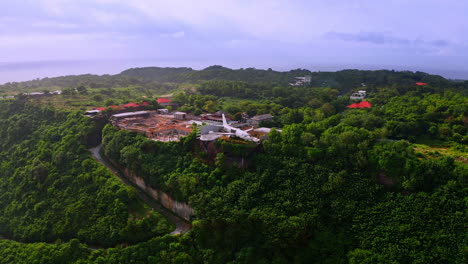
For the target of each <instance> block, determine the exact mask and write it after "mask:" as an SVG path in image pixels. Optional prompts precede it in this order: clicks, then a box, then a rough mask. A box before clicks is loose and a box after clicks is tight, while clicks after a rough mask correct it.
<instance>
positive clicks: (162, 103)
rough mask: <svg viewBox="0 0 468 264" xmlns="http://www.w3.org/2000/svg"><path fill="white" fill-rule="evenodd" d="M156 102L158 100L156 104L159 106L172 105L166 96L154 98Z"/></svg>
mask: <svg viewBox="0 0 468 264" xmlns="http://www.w3.org/2000/svg"><path fill="white" fill-rule="evenodd" d="M156 102H158V104H159V105H160V106H170V105H174V104H173V103H172V101H171V99H168V98H164V97H163V98H159V99H158V100H156Z"/></svg>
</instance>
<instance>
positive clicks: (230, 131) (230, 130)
mask: <svg viewBox="0 0 468 264" xmlns="http://www.w3.org/2000/svg"><path fill="white" fill-rule="evenodd" d="M223 127H224V130H225V131H226V132H227V133H220V134H226V135H234V136H236V137H238V138H242V139H244V140H248V141H253V142H258V141H260V140H259V139H258V138H256V137H252V136H251V135H249V133H247V132H249V131H250V130H252V129H253V128H251V129H248V130H242V129H239V128H235V127H232V126H230V125H229V124H228V122H227V121H226V117H225V116H224V114H223Z"/></svg>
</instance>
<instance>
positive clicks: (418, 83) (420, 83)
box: [416, 82, 427, 86]
mask: <svg viewBox="0 0 468 264" xmlns="http://www.w3.org/2000/svg"><path fill="white" fill-rule="evenodd" d="M416 85H419V86H421V85H427V83H423V82H417V83H416Z"/></svg>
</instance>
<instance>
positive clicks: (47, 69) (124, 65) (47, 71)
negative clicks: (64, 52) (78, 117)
mask: <svg viewBox="0 0 468 264" xmlns="http://www.w3.org/2000/svg"><path fill="white" fill-rule="evenodd" d="M215 64H217V65H223V66H225V67H230V68H235V69H237V68H248V67H255V68H259V69H267V68H272V69H274V70H279V71H288V70H291V69H297V68H303V69H308V70H311V71H338V70H342V69H362V70H381V69H388V70H392V69H394V70H410V71H423V72H427V73H431V74H438V75H442V76H444V77H445V78H450V79H463V80H468V70H466V71H462V70H438V69H425V68H424V67H422V68H416V67H414V66H413V67H408V68H403V67H393V66H378V65H353V64H345V65H308V64H302V65H281V66H278V65H273V64H272V65H270V64H267V63H264V64H263V65H261V64H257V65H255V64H256V63H254V64H249V62H246V63H245V64H246V65H239V64H238V63H236V64H230V63H223V62H222V61H216V62H203V63H200V62H193V61H183V60H160V59H140V60H136V59H131V60H127V59H123V60H100V61H98V60H96V61H86V60H83V61H80V60H68V61H67V60H63V61H29V62H0V84H3V83H6V82H20V81H28V80H33V79H37V78H45V77H57V76H64V75H79V74H100V75H101V74H117V73H120V72H122V71H123V70H126V69H128V68H135V67H149V66H158V67H192V68H194V69H203V68H205V67H208V66H210V65H215Z"/></svg>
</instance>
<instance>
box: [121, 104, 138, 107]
mask: <svg viewBox="0 0 468 264" xmlns="http://www.w3.org/2000/svg"><path fill="white" fill-rule="evenodd" d="M123 107H125V108H128V107H139V105H137V104H135V103H128V104H126V105H124V106H123Z"/></svg>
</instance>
